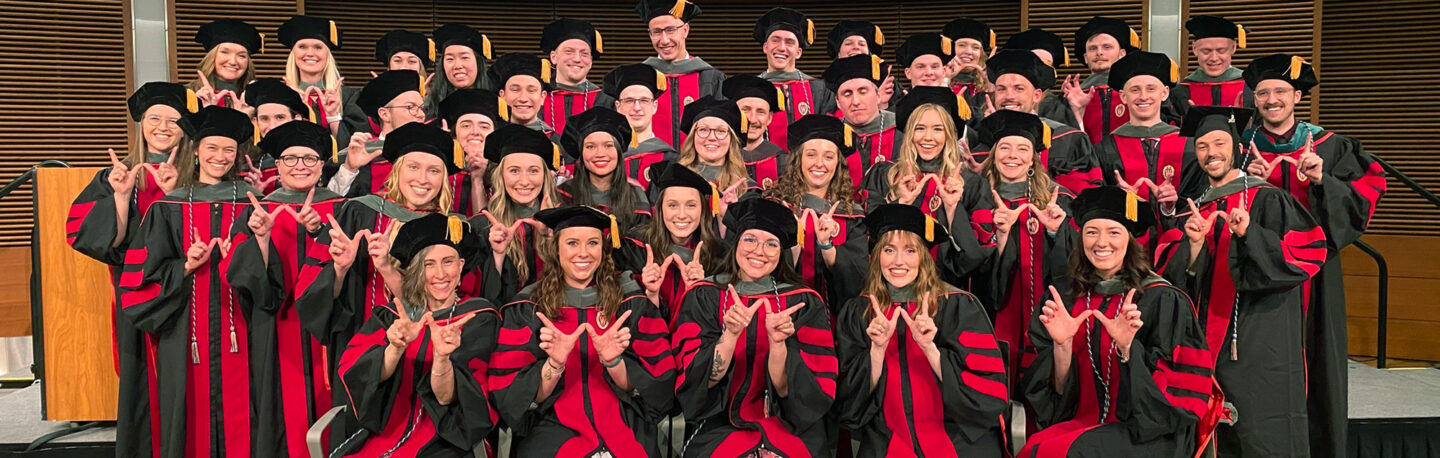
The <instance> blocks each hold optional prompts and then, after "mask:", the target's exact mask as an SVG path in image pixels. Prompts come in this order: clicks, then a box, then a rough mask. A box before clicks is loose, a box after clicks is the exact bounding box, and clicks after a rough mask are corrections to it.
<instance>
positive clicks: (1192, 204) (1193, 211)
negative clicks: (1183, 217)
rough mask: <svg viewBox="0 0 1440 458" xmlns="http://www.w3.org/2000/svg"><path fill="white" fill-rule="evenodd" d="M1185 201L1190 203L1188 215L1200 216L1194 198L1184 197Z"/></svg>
mask: <svg viewBox="0 0 1440 458" xmlns="http://www.w3.org/2000/svg"><path fill="white" fill-rule="evenodd" d="M1185 201H1186V202H1189V203H1190V216H1191V217H1196V216H1200V209H1199V208H1195V199H1190V198H1187V199H1185Z"/></svg>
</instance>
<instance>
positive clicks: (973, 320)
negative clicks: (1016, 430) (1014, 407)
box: [835, 284, 1009, 457]
mask: <svg viewBox="0 0 1440 458" xmlns="http://www.w3.org/2000/svg"><path fill="white" fill-rule="evenodd" d="M946 286H947V289H948V290H949V291H948V292H947V293H946V294H945V295H943V296H940V297H937V298H935V303H936V305H932V307H934V309H933V311H934V313H935V316H934V319H935V327H936V328H937V331H936V335H935V346H936V347H937V348H938V349H939V350H940V367H941V374H942V377H937V376H936V375H935V370H934V369H933V368H931V367H930V362H929V360H928V359H926V356H925V353H924V352H923V351H922V350H921V349H920V346H919V344H917V343H915V339H914V337H913V336H912V335H911V330H910V329H909V327H908V326H907V325H906V324H905V322H904V320H899V321H897V322H896V330H895V335H894V336H891V337H890V343H889V344H888V345H886V347H885V359H884V365H885V367H884V368H883V369H881V375H880V382H879V385H873V386H872V385H871V384H870V371H871V370H872V368H871V367H870V364H871V361H870V348H871V345H872V344H871V341H870V336H869V335H868V334H866V333H865V329H866V328H868V327H869V326H870V319H869V318H867V317H866V316H867V315H868V313H867V312H870V311H871V305H870V299H869V296H860V297H854V298H851V299H850V300H849V301H848V302H846V303H845V306H844V307H843V308H842V309H841V312H840V316H839V319H838V323H837V324H836V328H835V329H836V338H837V340H838V344H837V349H836V350H837V352H838V353H839V355H840V362H841V367H843V368H844V370H843V371H842V373H843V374H844V376H843V377H841V378H840V388H839V392H840V395H839V396H838V397H837V398H836V409H837V411H838V415H839V418H840V423H841V426H842V427H844V428H846V429H848V430H851V431H855V437H856V438H857V439H859V441H860V450H859V451H858V453H856V455H855V456H858V457H921V456H927V457H984V456H989V457H1001V456H1005V454H1006V447H1005V441H1004V439H1003V435H1002V431H1003V428H1004V425H1003V423H1004V421H1003V415H1004V412H1005V410H1007V409H1008V408H1009V393H1008V390H1007V388H1006V385H1005V364H1004V362H1003V360H1002V359H1001V356H1002V355H1001V354H1000V346H999V344H998V343H996V341H995V334H994V329H993V328H992V327H991V325H990V318H989V317H988V316H986V314H985V309H984V308H982V307H981V305H980V302H979V301H978V300H976V299H975V296H972V295H970V294H969V293H966V292H964V291H960V290H958V289H956V288H955V287H953V286H949V285H946ZM914 289H915V288H914V285H913V284H912V285H910V286H906V287H905V288H893V287H892V288H890V294H891V301H892V303H891V304H890V305H887V306H886V307H885V313H886V316H887V317H894V316H895V314H896V313H898V312H897V309H899V308H904V309H905V310H906V312H908V313H911V314H916V313H919V310H920V308H919V305H918V303H917V301H918V300H919V299H920V298H918V297H915V292H914ZM870 313H873V312H870Z"/></svg>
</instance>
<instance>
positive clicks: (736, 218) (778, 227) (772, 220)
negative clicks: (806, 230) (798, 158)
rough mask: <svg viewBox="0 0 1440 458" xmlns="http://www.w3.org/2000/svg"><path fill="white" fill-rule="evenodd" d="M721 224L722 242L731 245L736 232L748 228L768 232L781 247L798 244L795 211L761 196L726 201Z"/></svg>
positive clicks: (736, 235)
mask: <svg viewBox="0 0 1440 458" xmlns="http://www.w3.org/2000/svg"><path fill="white" fill-rule="evenodd" d="M725 227H726V229H727V230H726V234H725V241H726V243H729V244H730V246H732V247H733V246H736V244H737V242H739V241H740V234H743V233H745V231H748V230H751V229H756V230H760V231H764V232H769V233H770V235H773V236H775V238H778V239H780V248H782V249H788V248H790V247H793V246H795V245H799V244H800V237H801V236H802V234H801V233H800V227H799V224H797V223H796V222H795V213H793V212H791V211H790V208H789V207H786V206H785V205H784V204H781V203H779V202H776V201H773V200H770V199H766V198H763V197H752V198H748V199H740V201H739V202H736V203H733V204H730V208H728V209H726V210H725Z"/></svg>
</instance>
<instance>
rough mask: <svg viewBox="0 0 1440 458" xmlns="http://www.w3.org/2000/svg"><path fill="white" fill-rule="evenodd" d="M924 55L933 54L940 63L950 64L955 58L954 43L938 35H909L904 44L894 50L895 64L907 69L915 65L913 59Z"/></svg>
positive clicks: (948, 38)
mask: <svg viewBox="0 0 1440 458" xmlns="http://www.w3.org/2000/svg"><path fill="white" fill-rule="evenodd" d="M926 54H934V55H935V56H936V57H939V58H940V63H942V64H943V63H946V62H950V58H952V57H955V42H954V41H953V40H951V39H950V37H946V36H944V35H941V34H938V33H920V34H915V35H911V36H910V38H906V39H905V43H902V44H900V47H899V48H897V49H895V62H897V63H899V64H900V66H901V67H909V66H910V64H913V63H915V59H918V58H920V56H923V55H926Z"/></svg>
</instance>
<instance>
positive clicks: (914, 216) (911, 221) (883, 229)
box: [865, 204, 950, 248]
mask: <svg viewBox="0 0 1440 458" xmlns="http://www.w3.org/2000/svg"><path fill="white" fill-rule="evenodd" d="M865 223H866V224H865V228H866V229H867V230H868V231H869V232H870V248H875V243H876V242H879V241H880V236H882V235H885V234H886V233H888V232H890V231H907V232H911V233H914V234H915V235H918V236H920V241H922V242H925V246H927V247H930V246H935V244H936V243H940V242H941V241H945V240H950V231H949V230H948V229H946V227H945V225H944V224H941V223H940V222H939V221H936V220H935V218H933V217H931V216H930V215H926V214H925V212H923V211H920V207H916V206H914V205H909V204H884V205H880V206H877V207H875V208H874V209H871V210H870V212H869V213H867V214H866V215H865Z"/></svg>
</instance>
